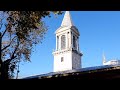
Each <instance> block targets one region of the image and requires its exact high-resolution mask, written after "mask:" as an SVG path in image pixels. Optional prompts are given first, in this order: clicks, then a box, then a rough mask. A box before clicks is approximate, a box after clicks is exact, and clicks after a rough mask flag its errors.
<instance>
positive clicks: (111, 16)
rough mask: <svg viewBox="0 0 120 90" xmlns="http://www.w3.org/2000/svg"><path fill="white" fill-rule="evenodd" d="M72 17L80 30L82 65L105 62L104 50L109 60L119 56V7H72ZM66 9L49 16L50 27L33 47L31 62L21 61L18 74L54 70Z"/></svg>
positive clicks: (28, 74)
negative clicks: (94, 8)
mask: <svg viewBox="0 0 120 90" xmlns="http://www.w3.org/2000/svg"><path fill="white" fill-rule="evenodd" d="M70 14H71V17H72V21H73V23H74V25H75V26H76V27H77V28H78V30H79V32H80V37H79V45H80V50H81V51H82V53H83V56H82V67H83V68H85V67H91V66H100V65H102V54H103V51H104V53H105V56H106V59H107V61H109V60H111V59H120V11H70ZM63 16H64V13H63V14H62V15H59V16H58V15H57V16H54V15H53V14H51V18H49V17H46V18H44V19H43V20H44V21H45V24H46V26H48V31H47V33H46V35H45V38H44V40H43V41H42V44H38V45H37V46H36V47H35V48H34V52H33V53H32V55H31V62H21V64H20V73H19V77H26V76H31V75H38V74H45V73H49V72H52V71H53V60H54V58H53V55H52V51H53V49H55V41H56V39H55V31H56V29H57V28H59V27H60V25H61V22H62V19H63Z"/></svg>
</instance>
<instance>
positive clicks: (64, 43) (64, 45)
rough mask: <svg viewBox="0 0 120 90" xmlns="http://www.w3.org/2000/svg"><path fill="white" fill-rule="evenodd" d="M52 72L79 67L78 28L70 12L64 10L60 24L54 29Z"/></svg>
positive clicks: (80, 54)
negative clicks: (54, 45)
mask: <svg viewBox="0 0 120 90" xmlns="http://www.w3.org/2000/svg"><path fill="white" fill-rule="evenodd" d="M55 34H56V50H55V51H54V52H53V56H54V70H53V71H54V72H57V71H65V70H73V69H80V68H81V56H82V53H81V52H80V49H79V36H80V33H79V31H78V29H77V28H76V27H75V26H74V24H73V22H72V19H71V16H70V12H69V11H66V12H65V15H64V18H63V21H62V24H61V26H60V27H59V28H58V29H57V30H56V32H55Z"/></svg>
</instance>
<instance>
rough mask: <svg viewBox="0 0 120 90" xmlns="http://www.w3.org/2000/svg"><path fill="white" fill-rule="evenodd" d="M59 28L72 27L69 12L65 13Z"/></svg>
mask: <svg viewBox="0 0 120 90" xmlns="http://www.w3.org/2000/svg"><path fill="white" fill-rule="evenodd" d="M61 26H73V22H72V19H71V15H70V12H69V11H66V12H65V15H64V18H63V21H62V24H61Z"/></svg>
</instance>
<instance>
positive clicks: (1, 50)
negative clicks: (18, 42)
mask: <svg viewBox="0 0 120 90" xmlns="http://www.w3.org/2000/svg"><path fill="white" fill-rule="evenodd" d="M16 37H17V36H15V37H14V38H13V39H12V40H11V42H10V44H9V45H7V46H6V47H4V48H3V49H1V51H3V50H5V49H6V48H8V47H9V46H10V45H11V43H12V41H13V40H14V39H15V38H16Z"/></svg>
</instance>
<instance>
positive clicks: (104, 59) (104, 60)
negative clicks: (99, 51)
mask: <svg viewBox="0 0 120 90" xmlns="http://www.w3.org/2000/svg"><path fill="white" fill-rule="evenodd" d="M105 62H106V58H105V54H104V52H103V65H104V63H105Z"/></svg>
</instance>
